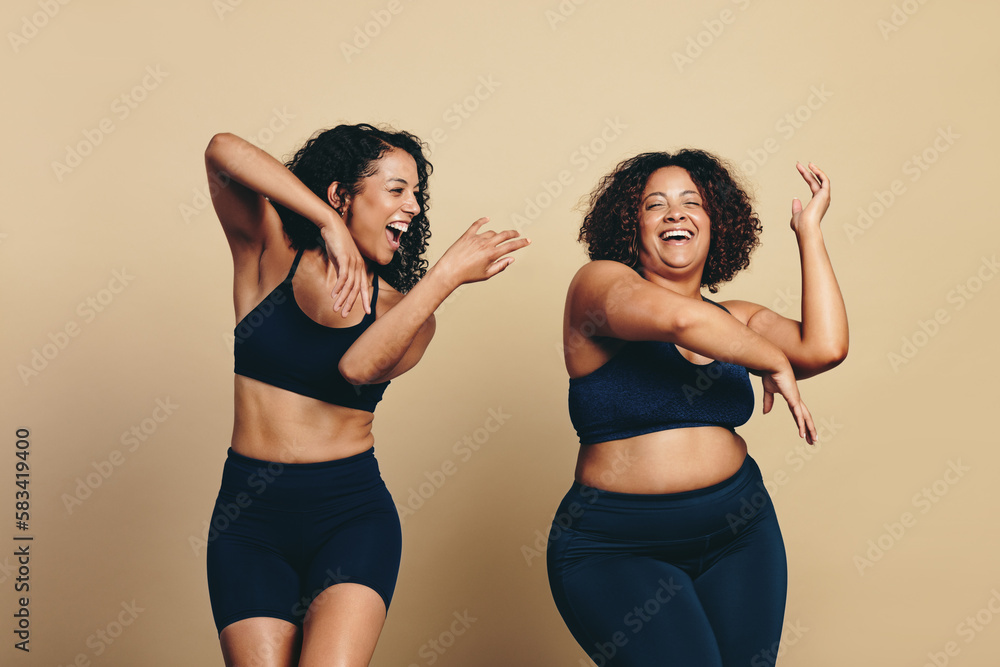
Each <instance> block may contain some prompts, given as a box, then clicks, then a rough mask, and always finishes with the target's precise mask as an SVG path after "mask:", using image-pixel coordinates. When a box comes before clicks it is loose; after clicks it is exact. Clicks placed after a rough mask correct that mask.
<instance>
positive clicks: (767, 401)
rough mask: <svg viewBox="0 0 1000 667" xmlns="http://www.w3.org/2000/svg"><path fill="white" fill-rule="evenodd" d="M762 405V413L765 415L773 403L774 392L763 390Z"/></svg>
mask: <svg viewBox="0 0 1000 667" xmlns="http://www.w3.org/2000/svg"><path fill="white" fill-rule="evenodd" d="M762 403H763V406H764V414H765V415H766V414H767V413H768V412H770V411H771V406H772V405H774V392H772V391H768V390H767V389H765V390H764V400H763V401H762Z"/></svg>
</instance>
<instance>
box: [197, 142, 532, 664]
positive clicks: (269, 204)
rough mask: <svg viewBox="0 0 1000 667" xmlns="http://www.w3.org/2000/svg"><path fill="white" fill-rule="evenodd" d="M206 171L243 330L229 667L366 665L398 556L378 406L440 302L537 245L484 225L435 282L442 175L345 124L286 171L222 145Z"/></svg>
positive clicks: (221, 599) (233, 452) (226, 640)
mask: <svg viewBox="0 0 1000 667" xmlns="http://www.w3.org/2000/svg"><path fill="white" fill-rule="evenodd" d="M205 163H206V168H207V171H208V177H209V181H210V184H211V191H212V201H213V204H214V205H215V210H216V212H217V213H218V216H219V220H220V221H221V223H222V228H223V230H224V231H225V234H226V238H227V240H228V241H229V247H230V249H231V251H232V255H233V266H234V283H233V299H234V304H235V309H236V322H237V325H236V330H235V360H236V363H235V371H236V377H235V401H234V402H235V419H234V424H233V437H232V443H231V447H230V449H229V454H228V457H227V459H226V464H225V467H224V469H223V474H222V488H221V490H220V491H219V497H218V500H217V503H216V506H215V511H214V512H213V515H212V522H211V525H212V526H213V528H214V529H215V530H216V531H217V533H216V534H213V535H212V536H211V539H210V540H209V546H208V583H209V594H210V597H211V600H212V613H213V616H214V617H215V623H216V628H217V629H218V631H219V640H220V643H221V645H222V652H223V656H224V657H225V661H226V664H227V665H229V666H231V667H232V666H237V665H239V666H242V665H256V666H261V667H279V666H280V667H286V666H289V665H300V666H302V667H315V666H318V665H337V666H343V665H352V666H355V665H367V664H368V663H369V661H370V660H371V656H372V653H373V652H374V650H375V644H376V642H377V641H378V636H379V633H380V632H381V630H382V626H383V623H384V621H385V616H386V612H387V610H388V608H389V603H390V601H391V600H392V594H393V590H394V588H395V585H396V575H397V573H398V571H399V557H400V545H401V534H400V523H399V517H398V515H397V513H396V508H395V506H394V504H393V502H392V498H391V497H390V495H389V492H388V491H387V490H386V487H385V484H384V483H383V482H382V478H381V476H380V473H379V468H378V463H377V462H376V460H375V455H374V447H373V445H374V437H373V436H372V421H373V419H374V411H375V406H376V404H377V403H378V402H379V400H380V399H381V398H382V393H383V392H384V391H385V388H386V385H388V384H389V381H390V380H392V379H393V378H395V377H398V376H399V375H401V374H402V373H404V372H406V371H407V370H409V369H410V368H412V367H413V366H414V364H416V363H417V361H419V360H420V357H421V356H422V355H423V353H424V350H425V349H426V348H427V345H428V343H429V342H430V340H431V337H432V336H433V334H434V315H433V313H434V310H435V309H436V308H437V307H438V306H439V305H440V304H441V303H442V302H443V301H444V299H445V298H446V297H447V296H448V295H449V294H450V293H451V292H452V291H454V290H455V289H456V288H457V287H458V286H459V285H462V284H464V283H470V282H476V281H480V280H486V279H488V278H490V277H492V276H494V275H496V274H497V273H499V272H500V271H503V270H504V269H505V268H507V266H509V265H510V263H511V262H513V261H514V258H513V257H512V256H510V253H511V252H513V251H515V250H517V249H519V248H522V247H524V246H525V245H527V243H528V241H527V240H526V239H523V238H518V236H519V235H518V233H517V232H516V231H504V232H499V233H495V232H492V231H488V230H484V229H482V227H483V225H485V224H486V222H487V219H486V218H481V219H480V220H477V221H476V222H475V223H473V225H472V226H471V227H470V228H469V229H468V231H466V232H465V234H463V235H462V236H461V237H460V238H459V239H458V240H457V241H456V242H455V243H454V245H452V246H451V248H449V249H448V251H447V252H446V253H445V254H444V255H443V256H442V257H441V259H440V260H439V261H438V262H437V263H436V264H435V265H434V266H433V267H432V268H431V269H430V270H429V271H428V270H427V262H426V260H424V259H423V258H422V255H423V252H424V250H425V249H426V247H427V239H428V237H429V236H430V232H429V230H428V222H427V216H426V207H427V201H428V199H427V179H428V176H429V174H430V170H431V166H430V164H429V163H428V162H427V160H426V158H425V157H424V155H423V152H422V149H421V144H420V142H419V140H418V139H417V138H416V137H414V136H413V135H410V134H408V133H406V132H395V131H390V130H384V129H378V128H375V127H373V126H371V125H366V124H361V125H340V126H338V127H335V128H333V129H331V130H326V131H322V132H319V133H317V134H316V135H315V136H313V137H312V138H311V139H310V140H309V141H308V142H307V143H306V145H305V146H303V147H302V148H301V149H300V150H299V151H298V153H297V154H296V155H295V156H294V157H293V158H292V160H291V161H290V162H289V163H288V165H287V168H286V166H283V165H282V164H281V163H279V162H278V161H276V160H275V159H274V158H272V157H271V156H269V155H268V154H267V153H264V152H263V151H261V150H259V149H257V148H255V147H254V146H252V145H251V144H249V143H247V142H245V141H243V140H242V139H239V138H238V137H235V136H233V135H231V134H219V135H216V136H215V137H213V138H212V141H211V142H210V143H209V145H208V148H207V149H206V151H205ZM418 281H419V282H418Z"/></svg>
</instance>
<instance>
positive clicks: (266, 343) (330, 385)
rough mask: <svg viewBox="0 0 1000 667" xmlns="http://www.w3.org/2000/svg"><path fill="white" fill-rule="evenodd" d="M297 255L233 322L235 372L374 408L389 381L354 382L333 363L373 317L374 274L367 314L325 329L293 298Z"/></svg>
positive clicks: (327, 398) (337, 401) (307, 393)
mask: <svg viewBox="0 0 1000 667" xmlns="http://www.w3.org/2000/svg"><path fill="white" fill-rule="evenodd" d="M301 258H302V250H299V252H298V253H297V254H296V255H295V261H293V262H292V268H291V269H290V270H289V271H288V277H287V278H285V280H284V281H283V282H282V283H281V284H280V285H278V286H277V287H275V288H274V290H272V292H271V293H270V294H268V295H267V297H266V298H265V299H264V300H263V301H261V302H260V303H259V304H257V307H256V308H254V309H253V310H251V311H250V312H249V313H247V315H246V317H244V318H243V319H242V320H241V321H240V323H239V324H237V325H236V329H235V335H236V345H235V353H234V356H235V358H236V364H235V371H236V374H237V375H243V376H245V377H248V378H253V379H254V380H260V381H261V382H265V383H267V384H269V385H273V386H275V387H279V388H281V389H287V390H288V391H293V392H295V393H296V394H302V395H303V396H309V397H311V398H317V399H319V400H321V401H325V402H327V403H333V404H334V405H342V406H344V407H347V408H354V409H356V410H364V411H366V412H374V411H375V406H376V405H377V404H378V402H379V401H380V400H381V399H382V393H383V392H384V391H385V388H386V387H387V386H388V385H389V383H388V382H380V383H378V384H369V385H363V386H355V385H352V384H351V383H349V382H348V381H347V380H345V379H344V376H343V375H341V374H340V370H339V369H338V367H337V366H338V364H339V363H340V359H341V357H343V356H344V353H345V352H347V349H348V348H349V347H351V345H352V344H353V343H354V341H356V340H357V339H358V338H359V337H360V336H361V334H363V333H364V332H365V330H366V329H368V327H369V326H371V324H372V322H374V321H375V304H376V302H377V301H378V278H376V279H375V283H374V285H373V286H372V302H371V311H372V312H371V313H370V314H369V313H366V314H365V316H364V318H363V319H362V320H361V322H359V323H358V324H356V325H354V326H351V327H343V328H337V327H327V326H324V325H322V324H320V323H318V322H316V321H315V320H313V319H312V318H311V317H309V316H308V315H306V314H305V313H304V312H302V309H301V308H299V304H298V303H296V301H295V293H294V292H293V291H292V277H293V276H294V275H295V269H297V268H298V266H299V260H300V259H301Z"/></svg>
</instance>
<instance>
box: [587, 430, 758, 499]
mask: <svg viewBox="0 0 1000 667" xmlns="http://www.w3.org/2000/svg"><path fill="white" fill-rule="evenodd" d="M746 454H747V443H746V441H744V440H743V438H741V437H740V436H739V435H737V434H736V433H733V432H732V431H730V430H728V429H726V428H723V427H721V426H699V427H695V428H678V429H669V430H666V431H656V432H655V433H647V434H645V435H639V436H635V437H633V438H625V439H622V440H611V441H608V442H601V443H598V444H595V445H581V446H580V455H579V457H578V458H577V463H576V480H577V481H578V482H580V483H581V484H585V485H586V486H592V487H595V488H598V489H604V490H605V491H615V492H618V493H680V492H682V491H692V490H694V489H702V488H705V487H706V486H712V485H713V484H718V483H719V482H722V481H725V480H726V479H728V478H730V477H732V476H733V475H734V474H736V472H737V471H738V470H739V469H740V466H741V465H743V460H744V458H746Z"/></svg>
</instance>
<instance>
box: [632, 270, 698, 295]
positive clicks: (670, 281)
mask: <svg viewBox="0 0 1000 667" xmlns="http://www.w3.org/2000/svg"><path fill="white" fill-rule="evenodd" d="M640 268H641V273H642V276H643V277H644V278H645V279H646V280H648V281H649V282H651V283H653V284H654V285H659V286H660V287H663V288H666V289H668V290H670V291H671V292H676V293H678V294H680V295H682V296H687V297H690V298H692V299H698V300H701V272H698V274H697V275H691V276H664V275H661V274H659V273H657V272H655V271H651V270H649V269H648V268H645V267H640Z"/></svg>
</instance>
